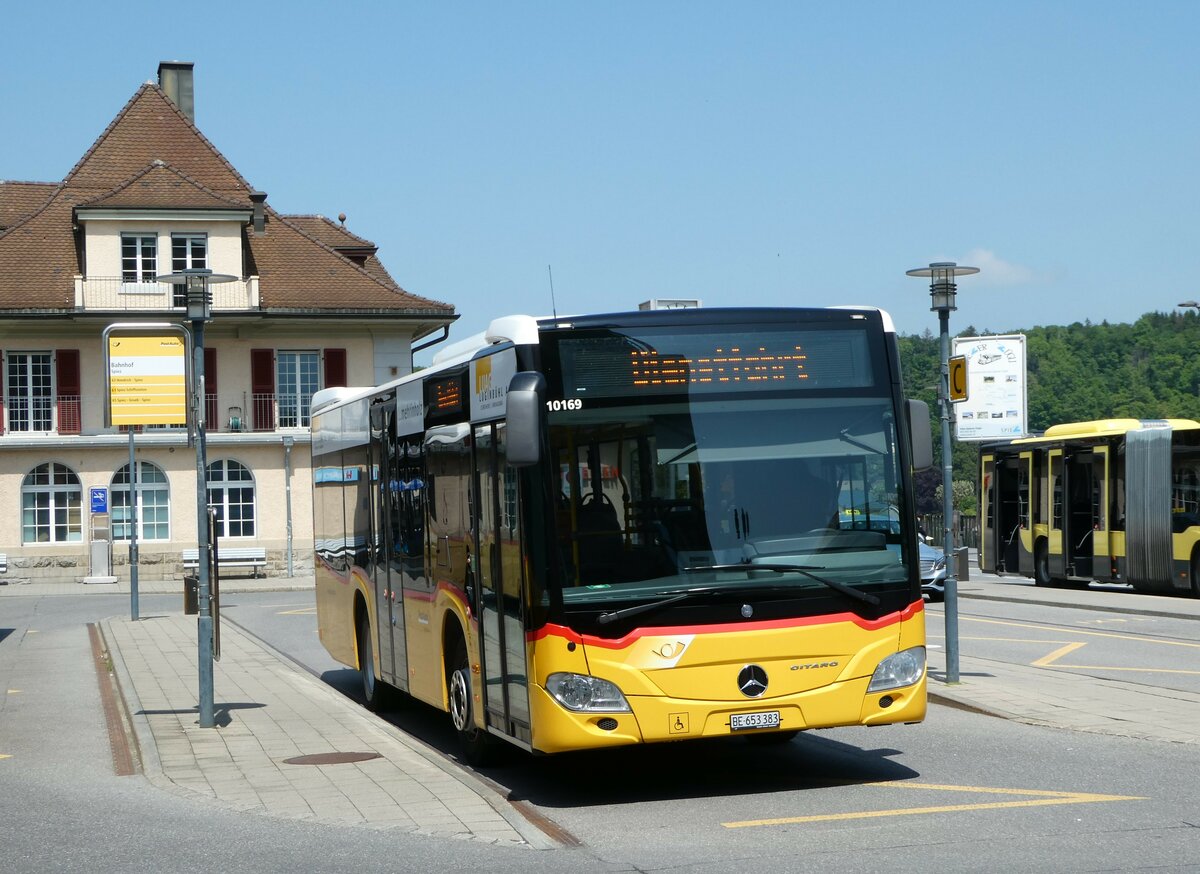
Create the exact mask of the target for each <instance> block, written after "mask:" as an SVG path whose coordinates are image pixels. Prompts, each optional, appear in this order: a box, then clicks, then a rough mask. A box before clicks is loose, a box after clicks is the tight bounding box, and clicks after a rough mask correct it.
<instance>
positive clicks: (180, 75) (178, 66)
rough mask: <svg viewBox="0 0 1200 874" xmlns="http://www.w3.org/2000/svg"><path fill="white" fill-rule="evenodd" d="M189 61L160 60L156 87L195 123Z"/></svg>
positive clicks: (190, 64)
mask: <svg viewBox="0 0 1200 874" xmlns="http://www.w3.org/2000/svg"><path fill="white" fill-rule="evenodd" d="M194 66H196V65H195V64H194V63H192V62H191V61H162V62H161V63H160V64H159V65H158V87H159V88H161V89H162V90H163V93H164V94H166V95H167V97H169V98H170V99H171V102H172V103H174V104H175V105H176V106H178V107H179V111H180V112H182V113H183V114H184V115H186V116H187V117H188V120H189V121H190V122H191V123H192V124H195V123H196V104H195V92H194V89H193V84H192V81H193V80H192V67H194Z"/></svg>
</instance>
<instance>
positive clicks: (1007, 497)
mask: <svg viewBox="0 0 1200 874" xmlns="http://www.w3.org/2000/svg"><path fill="white" fill-rule="evenodd" d="M980 464H981V476H980V488H981V495H980V498H981V504H980V505H981V507H982V513H983V520H982V526H981V527H982V532H981V538H980V548H979V566H980V570H983V571H985V572H993V573H1000V574H1020V575H1023V576H1026V577H1032V578H1033V579H1034V581H1035V582H1036V583H1037V584H1038V585H1039V586H1055V585H1087V584H1088V583H1089V582H1092V581H1093V580H1094V581H1098V582H1110V583H1128V584H1129V585H1131V586H1133V588H1134V589H1136V590H1137V591H1139V592H1150V593H1157V594H1190V595H1193V596H1196V597H1200V423H1197V422H1194V421H1192V420H1190V419H1157V420H1144V419H1104V420H1100V421H1094V422H1075V423H1070V424H1062V425H1055V426H1053V427H1051V428H1048V429H1047V430H1046V432H1045V433H1044V434H1042V435H1040V436H1038V437H1026V438H1022V439H1018V440H1012V441H1008V442H1005V443H997V444H991V445H987V446H984V447H982V449H981V452H980Z"/></svg>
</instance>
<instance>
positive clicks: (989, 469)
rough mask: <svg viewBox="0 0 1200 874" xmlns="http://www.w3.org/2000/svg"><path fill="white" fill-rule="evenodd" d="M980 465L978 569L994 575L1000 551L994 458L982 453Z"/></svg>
mask: <svg viewBox="0 0 1200 874" xmlns="http://www.w3.org/2000/svg"><path fill="white" fill-rule="evenodd" d="M979 465H980V476H979V484H980V491H981V493H982V494H981V495H980V501H979V506H980V510H981V512H982V514H983V531H982V533H981V535H980V538H979V569H980V570H981V571H984V572H985V573H994V572H996V570H997V566H998V564H999V558H998V556H999V555H1000V550H999V549H998V548H997V545H998V544H997V539H996V488H995V484H996V456H995V455H991V454H988V453H982V454H981V455H980V457H979Z"/></svg>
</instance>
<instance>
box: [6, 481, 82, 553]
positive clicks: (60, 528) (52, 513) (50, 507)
mask: <svg viewBox="0 0 1200 874" xmlns="http://www.w3.org/2000/svg"><path fill="white" fill-rule="evenodd" d="M82 540H83V486H82V484H81V483H80V482H79V477H78V476H77V475H76V473H75V471H73V470H71V468H69V467H67V466H66V465H65V464H58V463H57V462H46V463H45V464H39V465H38V466H37V467H35V468H34V469H33V470H31V471H30V472H29V473H27V474H26V475H25V479H24V481H23V482H22V483H21V542H22V543H79V542H80V541H82Z"/></svg>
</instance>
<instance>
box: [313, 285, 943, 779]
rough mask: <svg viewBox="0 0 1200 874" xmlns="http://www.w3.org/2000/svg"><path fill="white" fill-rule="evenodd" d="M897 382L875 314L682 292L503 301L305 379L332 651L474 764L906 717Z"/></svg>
mask: <svg viewBox="0 0 1200 874" xmlns="http://www.w3.org/2000/svg"><path fill="white" fill-rule="evenodd" d="M901 385H902V384H901V378H900V366H899V353H898V348H897V343H896V333H895V330H894V327H893V325H892V323H891V320H890V318H889V317H888V316H887V314H886V313H884V312H882V311H880V310H877V309H872V308H865V307H857V308H831V309H690V310H667V311H646V312H636V313H618V314H609V315H590V316H574V317H571V318H549V319H541V320H538V319H534V318H532V317H528V316H509V317H505V318H502V319H497V320H495V321H493V322H492V323H491V325H490V326H489V329H488V330H487V331H486V332H485V333H484V334H482V335H480V336H478V337H476V338H472V339H471V340H469V341H464V342H463V343H459V344H456V345H454V346H451V347H449V348H447V349H445V350H443V351H442V352H440V353H439V354H438V355H437V356H436V357H435V359H434V362H433V365H432V366H431V367H430V368H428V369H426V370H422V371H419V372H417V373H414V374H412V375H410V376H406V377H404V378H402V379H399V380H396V381H394V382H390V383H387V384H385V385H381V386H377V387H373V388H363V389H345V388H338V389H328V390H324V391H321V392H318V393H317V395H316V396H315V397H314V399H313V411H312V447H313V449H312V451H313V470H314V482H313V502H314V517H315V521H316V531H315V543H316V599H317V615H318V622H319V628H320V637H321V641H322V642H323V644H324V646H325V647H326V648H327V649H328V651H329V652H330V654H331V655H332V656H333V657H334V658H335V659H337V660H338V661H340V662H342V663H343V664H346V665H348V666H351V667H354V668H357V669H358V670H359V671H360V672H361V675H362V679H363V695H364V696H365V698H366V700H367V703H368V705H370V706H374V707H378V706H380V702H381V700H382V698H383V696H384V695H385V693H389V692H391V691H393V690H397V689H398V690H401V691H402V692H404V693H406V694H407V695H409V696H411V697H412V698H415V699H418V700H420V701H423V702H426V703H428V704H431V705H433V706H434V707H438V708H441V709H443V710H445V711H447V712H448V713H449V715H450V717H451V720H452V722H453V724H454V726H455V728H456V729H457V731H458V733H459V736H460V739H461V741H462V744H463V749H464V752H465V756H466V758H467V759H468V760H470V761H473V762H477V761H480V760H482V759H483V758H484V757H485V756H486V754H487V752H488V749H489V746H491V745H492V742H493V741H494V739H497V738H498V739H502V740H504V741H508V742H510V743H512V744H514V745H516V746H518V747H520V748H522V749H525V750H528V751H531V752H536V753H558V752H563V751H568V750H582V749H592V748H600V747H615V746H620V745H624V744H637V743H653V742H662V741H684V740H688V739H694V738H711V737H715V736H725V735H735V736H754V737H761V738H764V739H768V740H786V739H788V738H790V737H792V736H794V735H795V733H796V732H798V731H801V730H805V729H813V728H826V727H831V726H843V725H879V724H884V723H912V722H918V721H920V720H922V719H923V718H924V716H925V707H926V686H925V682H926V681H925V630H924V620H925V617H924V610H923V604H922V599H921V588H920V577H919V567H920V562H919V558H918V551H917V537H916V525H915V507H914V503H913V501H914V498H913V494H914V493H913V489H912V471H913V469H914V468H921V467H927V466H929V465H930V464H931V463H932V453H931V448H930V429H929V414H928V409H927V408H926V407H925V405H924V404H923V403H921V402H918V401H905V400H904V398H903V397H902V393H901ZM877 506H878V507H886V508H887V513H888V514H889V516H888V519H887V520H886V521H887V523H888V524H886V525H882V526H873V525H870V524H869V521H870V520H866V519H860V515H855V516H853V517H852V521H850V522H847V521H843V520H846V519H851V517H850V516H847V515H845V513H846V512H847V511H848V510H849V509H851V508H854V509H855V510H856V511H857V512H858V514H861V513H863V512H868V513H869V508H871V507H877ZM864 507H865V508H868V509H867V510H865V511H864V510H863V509H862V508H864ZM859 522H863V523H867V524H858V523H859Z"/></svg>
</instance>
